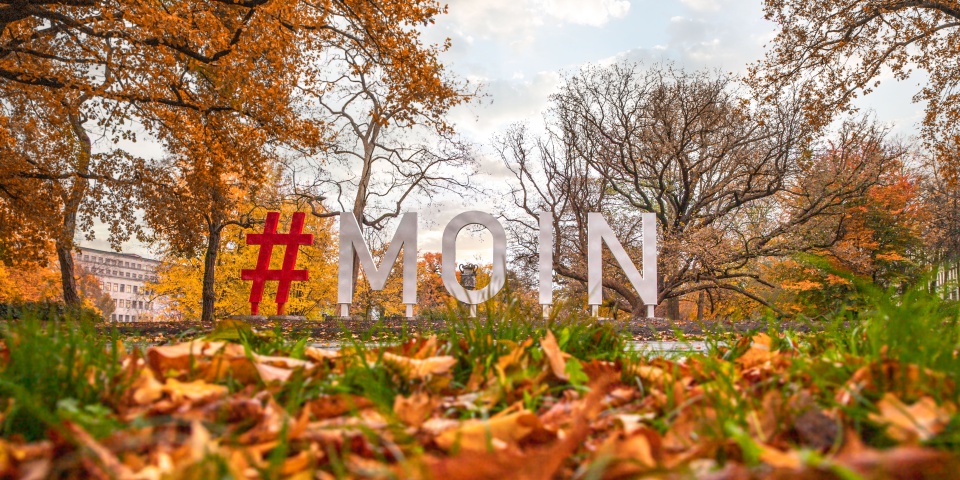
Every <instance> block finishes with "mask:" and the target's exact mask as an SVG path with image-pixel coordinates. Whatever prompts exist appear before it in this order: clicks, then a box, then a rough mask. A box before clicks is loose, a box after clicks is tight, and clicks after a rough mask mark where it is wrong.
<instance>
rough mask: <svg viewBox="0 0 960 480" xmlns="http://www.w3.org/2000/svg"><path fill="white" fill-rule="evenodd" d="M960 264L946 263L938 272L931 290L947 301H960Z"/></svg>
mask: <svg viewBox="0 0 960 480" xmlns="http://www.w3.org/2000/svg"><path fill="white" fill-rule="evenodd" d="M958 274H960V263H950V262H944V263H942V264H941V265H940V267H939V268H937V270H936V277H934V280H933V281H932V282H931V285H930V288H931V290H933V291H935V292H937V293H939V294H940V296H942V297H943V298H945V299H947V300H960V275H958Z"/></svg>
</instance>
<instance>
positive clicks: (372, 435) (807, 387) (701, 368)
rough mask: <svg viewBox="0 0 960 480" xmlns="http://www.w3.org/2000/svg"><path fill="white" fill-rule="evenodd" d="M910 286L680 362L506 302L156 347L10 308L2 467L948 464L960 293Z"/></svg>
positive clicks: (261, 469) (352, 471)
mask: <svg viewBox="0 0 960 480" xmlns="http://www.w3.org/2000/svg"><path fill="white" fill-rule="evenodd" d="M893 298H894V297H892V296H890V295H886V294H883V292H880V293H877V294H875V295H874V298H873V300H872V308H871V309H870V310H867V311H861V312H859V314H858V315H855V316H853V315H849V314H843V315H834V316H833V318H832V319H831V320H825V321H823V322H824V323H823V325H820V327H821V331H820V332H818V333H797V332H793V331H779V330H778V329H777V328H776V323H775V322H773V321H771V325H770V327H771V328H769V329H768V330H767V333H748V334H729V335H719V334H717V335H713V336H709V337H708V338H707V339H706V341H707V345H708V347H709V348H708V349H707V350H708V351H707V352H705V353H702V354H701V353H692V354H690V355H688V356H685V357H682V358H669V359H668V358H662V357H660V358H658V357H655V356H653V355H652V354H650V353H645V352H644V351H643V350H640V351H637V350H635V349H632V348H629V343H628V340H629V338H628V337H627V336H626V335H625V334H623V333H620V332H618V331H617V330H616V329H614V328H613V327H612V326H611V325H609V324H597V323H594V322H591V321H589V320H588V319H584V320H570V321H565V322H562V323H560V322H548V323H547V324H543V323H533V322H529V321H527V320H526V318H525V317H524V316H523V315H521V314H519V313H518V312H516V311H512V310H510V309H507V310H505V311H499V312H491V314H490V316H489V317H488V319H485V320H467V319H462V318H459V317H456V316H453V315H452V316H451V318H450V328H449V329H448V330H445V331H444V330H441V331H436V332H433V333H418V334H415V335H414V334H411V335H398V336H395V337H391V338H390V340H391V341H385V340H384V338H385V337H384V336H382V335H381V336H379V337H376V338H378V339H379V340H370V337H366V340H364V339H363V338H361V339H359V340H356V341H353V342H347V343H342V344H341V345H340V347H339V348H338V349H322V348H316V347H313V346H311V345H310V344H309V343H308V342H307V339H306V338H300V339H297V338H284V337H283V335H277V334H275V333H274V332H272V331H269V330H268V331H257V330H255V329H253V328H250V327H249V326H246V325H244V324H242V323H238V322H222V323H221V325H219V326H218V328H217V329H216V330H214V331H213V332H212V333H209V334H206V335H205V336H203V337H196V338H182V339H178V340H177V341H174V342H170V343H167V344H163V345H153V346H149V345H143V344H142V343H139V342H129V341H127V339H125V338H123V337H121V336H120V335H119V334H117V333H116V332H115V331H114V332H112V333H104V332H103V329H102V328H101V329H98V328H97V327H96V325H94V324H93V323H92V322H90V321H88V320H83V319H71V318H69V316H68V317H67V318H63V319H59V320H51V321H40V320H37V319H31V318H26V319H21V320H16V321H13V320H11V321H7V322H5V327H4V329H3V345H2V350H0V428H2V439H0V475H2V476H4V477H29V478H43V477H51V476H55V477H100V478H224V477H227V478H230V477H232V478H246V477H251V478H258V477H270V478H337V477H374V478H437V479H446V478H591V479H592V478H635V477H642V476H656V477H659V478H839V479H853V478H949V477H951V476H954V475H955V472H956V471H957V469H958V468H960V457H958V456H957V452H958V451H960V415H958V412H957V401H958V397H957V379H958V376H960V358H958V346H960V325H958V310H957V305H956V304H953V303H948V302H943V301H940V300H939V299H938V298H936V297H934V296H931V295H928V294H926V293H925V292H923V291H911V292H907V293H906V294H904V295H901V296H898V297H896V299H893ZM375 333H376V332H370V334H375ZM197 335H200V334H199V333H198V334H197Z"/></svg>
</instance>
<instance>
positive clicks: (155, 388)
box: [130, 368, 163, 405]
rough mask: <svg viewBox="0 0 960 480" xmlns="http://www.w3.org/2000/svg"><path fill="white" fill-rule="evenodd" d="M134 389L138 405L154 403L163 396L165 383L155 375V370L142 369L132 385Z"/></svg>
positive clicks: (135, 400) (134, 400)
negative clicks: (159, 380)
mask: <svg viewBox="0 0 960 480" xmlns="http://www.w3.org/2000/svg"><path fill="white" fill-rule="evenodd" d="M130 388H131V389H132V391H133V402H134V403H136V404H137V405H146V404H149V403H153V402H155V401H157V400H159V399H160V398H161V397H163V384H162V383H160V382H158V381H157V379H156V378H155V377H154V376H153V371H152V370H150V369H147V368H144V369H141V370H140V374H139V375H138V376H137V379H136V380H135V381H134V383H133V385H132V386H131V387H130Z"/></svg>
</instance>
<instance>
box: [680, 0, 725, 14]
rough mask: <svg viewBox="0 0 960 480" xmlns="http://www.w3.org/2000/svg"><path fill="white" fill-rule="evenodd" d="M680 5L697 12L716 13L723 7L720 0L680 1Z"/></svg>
mask: <svg viewBox="0 0 960 480" xmlns="http://www.w3.org/2000/svg"><path fill="white" fill-rule="evenodd" d="M680 3H682V4H684V5H686V7H687V8H689V9H690V10H693V11H695V12H716V11H719V10H720V8H721V7H722V6H723V5H722V4H723V2H722V1H720V0H680Z"/></svg>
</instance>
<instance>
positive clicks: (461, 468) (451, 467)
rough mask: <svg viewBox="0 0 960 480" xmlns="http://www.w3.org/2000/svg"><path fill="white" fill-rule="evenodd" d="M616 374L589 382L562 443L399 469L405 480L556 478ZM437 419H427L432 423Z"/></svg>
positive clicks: (470, 453)
mask: <svg viewBox="0 0 960 480" xmlns="http://www.w3.org/2000/svg"><path fill="white" fill-rule="evenodd" d="M619 377H620V375H619V373H614V372H610V371H608V372H605V373H604V374H602V375H601V376H598V377H596V378H594V379H592V380H591V381H590V383H589V385H588V388H589V390H590V393H588V394H587V395H586V397H584V398H583V399H582V400H580V401H578V402H577V404H576V406H575V407H573V408H572V409H571V411H572V412H573V413H572V415H571V417H572V420H573V425H572V427H571V428H570V430H569V431H568V433H567V434H566V436H565V437H563V438H562V439H558V440H556V441H554V442H552V443H550V444H547V445H542V446H539V447H536V448H532V449H529V450H527V451H526V452H524V453H523V454H521V453H519V452H518V451H516V449H506V450H503V451H495V452H486V451H468V452H464V453H462V454H460V455H457V456H455V457H448V458H442V459H437V458H434V457H429V456H428V457H427V458H426V460H427V461H428V464H427V465H426V467H427V470H428V471H427V472H423V470H422V469H420V468H419V466H416V465H413V466H409V468H404V469H403V476H404V477H405V478H430V479H441V478H443V479H446V478H456V479H457V480H471V479H491V480H499V479H503V478H510V479H516V480H549V479H552V478H554V477H556V476H557V474H558V471H559V470H560V469H561V467H562V465H563V463H564V462H566V461H567V459H569V458H570V456H571V455H573V453H574V452H575V451H576V450H577V449H579V448H580V447H581V446H582V444H583V442H584V440H585V439H586V438H587V436H588V435H589V434H590V423H591V422H592V421H593V420H594V419H595V418H596V417H597V415H598V414H599V412H600V410H601V409H602V408H603V407H602V404H601V400H602V399H603V397H604V396H605V395H606V394H607V392H608V391H609V390H610V386H611V385H613V383H614V382H616V381H617V380H618V379H619ZM434 420H437V419H431V420H430V421H431V422H433V421H434Z"/></svg>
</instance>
